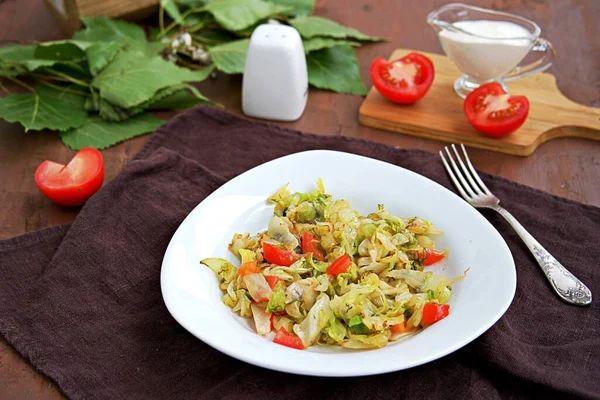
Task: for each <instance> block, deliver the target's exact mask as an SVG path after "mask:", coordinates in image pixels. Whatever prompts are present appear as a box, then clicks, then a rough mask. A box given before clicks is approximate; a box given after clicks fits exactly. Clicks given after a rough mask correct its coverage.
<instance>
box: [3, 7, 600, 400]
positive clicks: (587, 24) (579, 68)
mask: <svg viewBox="0 0 600 400" xmlns="http://www.w3.org/2000/svg"><path fill="white" fill-rule="evenodd" d="M449 2H450V1H436V0H419V1H412V0H411V1H409V0H327V1H324V0H317V6H316V10H315V11H316V14H318V15H322V16H326V17H329V18H332V19H334V20H337V21H339V22H341V23H343V24H346V25H351V26H353V27H354V28H357V29H359V30H361V31H364V32H366V33H368V34H371V35H377V36H383V37H386V38H388V39H389V40H388V41H387V42H384V43H379V44H373V45H368V46H365V47H363V48H361V49H359V50H358V51H357V54H358V58H359V60H360V66H361V74H362V77H363V79H364V81H365V83H367V85H368V86H370V80H369V76H368V75H369V73H368V66H369V63H370V61H371V60H372V59H373V58H375V57H378V56H383V57H387V56H388V55H389V54H391V52H392V51H393V50H394V49H396V48H413V49H419V50H422V51H429V52H434V53H441V52H442V51H441V48H440V46H439V43H438V42H437V39H436V37H435V34H434V32H433V30H431V28H429V27H428V26H427V24H426V22H425V18H426V15H427V13H429V12H430V11H432V10H433V9H435V8H437V7H439V6H441V5H443V4H445V3H449ZM469 3H471V4H476V5H480V6H483V7H489V8H493V9H497V10H503V11H507V12H512V13H518V14H520V15H522V16H524V17H526V18H530V19H532V20H534V21H536V22H537V23H538V24H539V25H540V26H541V28H542V32H543V36H544V37H545V38H547V39H549V40H550V41H552V42H553V43H554V45H555V47H556V51H557V60H556V62H555V63H554V66H553V67H552V68H551V69H550V72H551V73H553V74H554V75H555V77H556V79H557V84H558V87H559V89H560V90H561V91H562V93H563V94H564V95H565V96H566V97H567V98H569V99H571V100H573V101H576V102H578V103H580V104H585V105H592V106H596V107H599V106H600V24H598V23H597V22H598V20H599V19H600V1H598V0H546V1H544V0H529V1H527V0H472V1H469ZM61 32H62V31H61V29H60V28H59V27H58V26H57V25H56V23H55V22H54V21H53V19H52V16H51V14H50V13H49V12H48V11H47V10H46V9H45V7H44V5H43V1H42V0H4V1H1V2H0V40H2V41H8V40H52V39H60V38H64V37H63V34H62V33H61ZM240 84H241V78H240V77H239V76H233V77H229V76H225V75H219V76H218V77H217V79H213V80H209V81H206V82H203V83H202V84H200V85H199V86H198V87H199V88H200V90H201V91H202V92H203V93H204V94H205V95H207V96H209V97H210V98H212V99H215V100H216V101H218V102H220V103H222V104H224V105H225V106H226V109H227V110H229V111H230V112H233V113H236V114H240V96H241V87H240ZM362 100H363V99H362V98H360V97H357V96H350V95H342V94H333V93H329V92H324V91H318V90H314V89H311V91H310V94H309V99H308V108H307V110H306V112H305V113H304V115H303V117H302V118H301V119H300V120H298V121H296V122H293V123H285V124H281V125H283V126H286V127H289V128H293V129H298V130H302V131H307V132H313V133H317V134H323V135H335V136H351V137H361V138H365V139H368V140H373V141H378V142H382V143H387V144H391V145H394V146H398V147H402V148H420V149H425V150H428V151H434V152H436V151H438V150H439V149H441V148H442V147H443V146H444V143H442V142H437V141H433V140H427V139H422V138H415V137H411V136H405V135H401V134H398V133H392V132H387V131H381V130H377V129H373V128H369V127H365V126H362V125H360V124H359V123H358V109H359V107H360V104H361V103H362ZM165 116H166V117H167V116H170V115H169V114H165ZM146 140H147V137H143V138H137V139H134V140H131V141H128V142H126V143H123V144H121V145H119V146H116V147H113V148H111V149H108V150H105V151H104V152H103V154H104V159H105V163H106V179H105V184H106V182H108V181H110V180H111V179H112V178H114V177H115V175H117V174H118V172H119V171H120V170H121V168H122V167H123V165H124V164H125V163H127V161H128V160H129V159H130V158H131V157H132V156H133V155H134V154H135V153H136V152H137V151H138V150H139V149H140V148H141V146H142V145H143V144H144V142H145V141H146ZM73 153H74V152H73V151H71V150H69V149H67V148H66V147H64V146H63V145H62V144H61V143H60V140H59V139H58V137H57V135H56V134H55V133H53V132H46V131H44V132H28V133H24V132H23V129H22V128H21V127H20V126H18V125H15V124H8V123H5V122H3V121H0V204H1V205H2V209H3V212H0V237H1V238H8V237H12V236H15V235H20V234H22V233H25V232H30V231H33V230H36V229H40V228H44V227H48V226H52V225H56V224H60V223H64V222H68V221H72V220H73V219H74V218H75V217H76V216H77V212H78V210H77V209H69V208H63V207H59V206H56V205H54V204H52V203H50V202H49V201H48V200H46V199H45V198H44V197H43V196H42V195H41V194H40V193H39V192H38V190H37V188H36V186H35V184H34V182H33V173H34V171H35V169H36V167H37V166H38V165H39V163H40V162H41V161H43V160H45V159H52V160H56V161H61V162H66V161H68V160H69V159H70V158H71V157H72V155H73ZM470 154H471V155H472V160H473V162H474V164H475V165H476V166H477V167H478V168H480V169H482V170H484V171H487V172H490V173H493V174H498V175H501V176H503V177H505V178H508V179H511V180H514V181H517V182H520V183H523V184H525V185H529V186H532V187H535V188H538V189H541V190H544V191H547V192H550V193H552V194H554V195H557V196H561V197H566V198H569V199H573V200H576V201H580V202H583V203H586V204H592V205H595V206H600V179H598V176H600V142H596V141H590V140H584V139H575V138H566V139H556V140H552V141H550V142H548V143H545V144H543V145H541V146H540V147H539V148H538V149H537V150H536V151H535V153H534V154H533V155H531V156H529V157H527V158H522V157H517V156H510V155H505V154H499V153H493V152H489V151H485V150H472V151H470ZM505 203H506V206H507V208H509V209H510V202H509V201H506V202H505ZM60 398H62V394H61V393H60V390H59V389H58V388H57V387H56V386H55V385H54V384H53V383H51V382H50V380H48V379H47V378H46V377H43V376H42V375H40V374H39V373H37V372H36V371H35V370H34V369H33V367H31V366H30V365H29V364H28V363H27V361H26V360H24V359H22V358H21V357H20V356H19V355H18V354H16V352H15V351H14V350H13V349H12V348H11V347H10V346H9V345H8V344H6V342H4V341H0V399H60Z"/></svg>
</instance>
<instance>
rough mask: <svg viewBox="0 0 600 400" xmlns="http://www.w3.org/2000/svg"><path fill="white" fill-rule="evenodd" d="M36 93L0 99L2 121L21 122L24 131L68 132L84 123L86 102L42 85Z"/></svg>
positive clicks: (83, 99)
mask: <svg viewBox="0 0 600 400" xmlns="http://www.w3.org/2000/svg"><path fill="white" fill-rule="evenodd" d="M35 91H36V93H27V94H14V95H10V96H6V97H2V98H0V118H3V119H5V120H6V121H8V122H19V123H20V124H21V125H23V126H24V127H25V130H26V131H27V130H30V129H32V130H41V129H54V130H61V131H62V130H66V129H70V128H73V127H78V126H80V125H82V124H83V123H84V122H85V118H86V117H87V112H86V110H85V109H84V108H83V105H84V101H85V98H84V97H83V96H79V95H76V94H72V93H68V92H65V91H61V90H57V89H53V88H51V87H47V86H42V85H39V86H37V87H36V88H35Z"/></svg>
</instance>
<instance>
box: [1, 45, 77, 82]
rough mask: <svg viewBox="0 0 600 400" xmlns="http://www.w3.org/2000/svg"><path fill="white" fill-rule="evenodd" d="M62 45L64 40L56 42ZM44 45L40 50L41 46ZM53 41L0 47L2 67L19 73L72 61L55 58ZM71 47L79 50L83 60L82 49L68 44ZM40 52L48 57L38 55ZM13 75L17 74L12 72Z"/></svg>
mask: <svg viewBox="0 0 600 400" xmlns="http://www.w3.org/2000/svg"><path fill="white" fill-rule="evenodd" d="M55 43H59V44H60V45H62V44H63V42H55ZM40 47H42V49H41V50H40V49H39V48H40ZM52 47H53V43H52V42H51V43H50V44H45V45H25V46H5V47H2V48H0V69H2V70H7V71H9V72H11V71H12V72H16V73H17V74H18V75H20V74H25V73H27V72H28V71H35V70H37V69H38V68H42V67H52V66H54V65H56V64H58V63H61V64H68V63H70V61H64V60H62V61H61V59H59V58H53V54H52V50H51V49H52ZM67 47H68V48H69V49H71V50H73V51H76V52H78V53H77V54H78V55H79V59H80V61H81V59H82V57H81V53H80V52H81V50H80V49H77V47H75V48H74V49H73V48H72V45H68V46H67ZM36 53H40V54H41V55H43V56H48V57H49V58H48V59H43V58H42V57H39V56H38V55H36ZM10 75H11V76H13V75H15V74H10Z"/></svg>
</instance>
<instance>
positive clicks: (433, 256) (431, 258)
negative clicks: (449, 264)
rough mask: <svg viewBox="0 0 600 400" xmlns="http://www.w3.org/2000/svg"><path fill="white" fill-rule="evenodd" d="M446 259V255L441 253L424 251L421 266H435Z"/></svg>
mask: <svg viewBox="0 0 600 400" xmlns="http://www.w3.org/2000/svg"><path fill="white" fill-rule="evenodd" d="M444 257H446V254H445V253H444V252H443V251H437V250H431V249H425V259H424V260H423V265H424V266H428V265H432V264H435V263H436V262H438V261H441V260H443V259H444Z"/></svg>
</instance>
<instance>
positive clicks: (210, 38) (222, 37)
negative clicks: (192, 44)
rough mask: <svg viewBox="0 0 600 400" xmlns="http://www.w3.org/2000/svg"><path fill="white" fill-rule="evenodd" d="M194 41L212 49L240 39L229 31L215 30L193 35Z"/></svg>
mask: <svg viewBox="0 0 600 400" xmlns="http://www.w3.org/2000/svg"><path fill="white" fill-rule="evenodd" d="M192 39H194V41H196V42H200V43H202V44H204V45H206V46H208V47H210V46H215V45H218V44H224V43H228V42H231V41H233V40H238V37H237V36H235V35H233V34H232V33H230V32H227V31H221V30H214V31H202V32H198V33H195V34H193V35H192Z"/></svg>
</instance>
